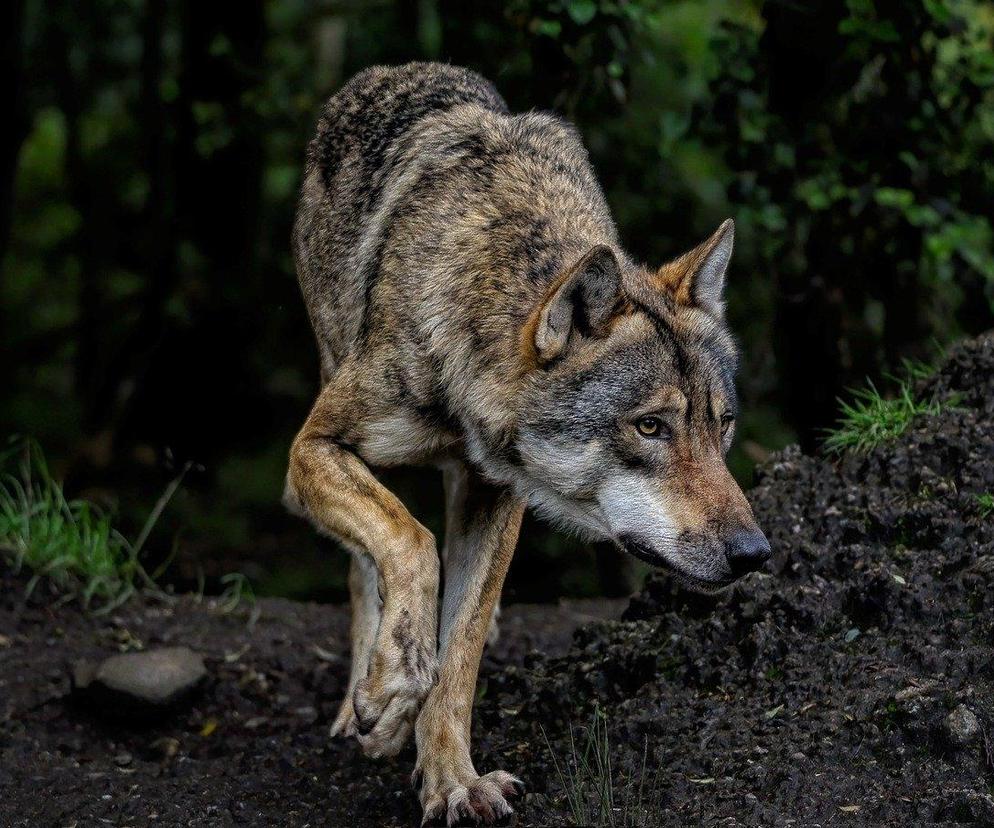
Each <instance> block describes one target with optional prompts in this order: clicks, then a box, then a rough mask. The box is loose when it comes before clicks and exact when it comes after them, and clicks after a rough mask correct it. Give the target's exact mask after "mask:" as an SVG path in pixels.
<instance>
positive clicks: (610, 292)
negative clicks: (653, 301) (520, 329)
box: [535, 244, 621, 362]
mask: <svg viewBox="0 0 994 828" xmlns="http://www.w3.org/2000/svg"><path fill="white" fill-rule="evenodd" d="M620 295H621V268H620V267H619V266H618V260H617V258H615V255H614V252H613V251H612V250H611V248H610V247H607V246H606V245H603V244H599V245H597V246H596V247H592V248H591V249H590V250H588V251H587V253H586V254H584V256H583V258H582V259H580V261H579V262H577V263H576V264H575V265H574V266H573V268H572V270H571V271H570V274H569V276H567V277H566V279H565V281H564V282H563V283H562V284H561V285H560V286H559V287H558V288H557V289H556V292H555V293H553V294H552V296H551V297H550V298H549V299H547V300H546V302H545V305H544V306H543V307H542V309H541V311H540V312H539V316H538V324H537V325H536V327H535V350H536V352H537V355H538V358H539V360H540V361H541V362H550V361H551V360H553V359H555V358H556V357H558V356H559V355H560V354H561V353H562V352H563V351H565V350H566V345H567V344H568V343H569V339H570V335H571V334H573V333H576V334H579V335H580V336H604V335H605V334H606V333H607V331H608V327H607V323H608V322H609V321H610V319H611V316H612V313H613V311H614V308H615V306H616V305H617V303H618V299H619V297H620Z"/></svg>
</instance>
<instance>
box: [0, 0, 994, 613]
mask: <svg viewBox="0 0 994 828" xmlns="http://www.w3.org/2000/svg"><path fill="white" fill-rule="evenodd" d="M0 14H2V15H3V16H4V18H5V19H4V21H3V27H2V30H0V31H2V35H0V36H2V37H3V39H4V41H5V42H4V49H3V66H2V70H3V71H2V72H0V84H2V85H3V87H4V99H5V100H6V101H7V102H8V104H7V107H8V115H7V117H6V118H5V119H4V120H5V122H6V124H7V126H5V127H4V128H3V140H2V142H0V254H2V257H3V270H2V274H0V388H2V389H3V392H2V395H0V437H3V436H5V435H13V434H24V435H30V436H32V437H34V438H36V439H37V440H38V441H39V442H40V444H41V445H42V447H43V448H44V449H45V451H46V453H47V455H48V457H49V459H50V464H51V465H52V467H53V468H54V469H55V470H56V471H57V472H58V474H59V475H60V476H64V477H65V478H66V481H67V488H68V489H69V491H71V492H73V493H78V494H85V495H86V496H88V497H91V498H94V499H96V500H97V501H98V502H101V503H104V504H106V505H107V506H108V507H110V508H114V509H116V510H117V511H118V512H119V513H120V515H121V520H122V523H123V525H124V527H125V529H126V530H127V529H129V528H130V529H137V527H139V526H141V523H142V521H143V519H144V516H145V514H146V513H147V512H148V510H149V509H150V508H151V507H152V504H153V503H154V502H155V500H156V498H157V497H158V496H159V494H160V493H161V492H162V490H163V489H164V488H165V486H166V485H167V484H168V483H169V481H170V480H172V479H174V478H175V477H176V476H177V474H178V473H179V470H180V469H182V468H183V467H184V465H185V464H187V463H191V462H192V463H193V464H194V466H193V467H192V469H191V470H190V472H189V473H188V474H187V475H186V478H185V480H184V485H183V487H182V489H181V490H180V493H179V494H178V495H177V497H176V498H175V499H174V501H173V502H172V503H171V504H170V506H169V509H168V511H167V512H166V514H165V516H164V518H163V519H162V521H161V522H160V523H159V525H158V526H157V528H156V530H155V534H154V536H153V538H152V541H151V543H150V550H149V554H150V555H151V556H152V558H153V560H156V559H164V558H165V557H166V556H168V555H170V554H172V555H174V558H173V562H172V564H171V566H170V568H169V569H168V570H167V572H166V580H167V581H172V582H173V583H175V584H176V585H177V586H180V587H188V586H190V585H192V584H194V583H196V581H197V580H198V578H199V577H200V575H201V574H203V576H204V577H205V578H206V579H207V582H208V584H211V583H212V582H214V581H216V578H217V577H218V575H219V574H220V573H223V572H229V571H232V570H239V571H242V572H244V573H246V574H247V575H248V576H249V578H250V579H251V581H252V582H253V583H254V584H255V586H256V589H257V591H258V592H262V593H269V594H285V595H292V596H294V597H312V598H321V599H335V600H337V599H341V598H343V597H344V594H345V593H344V575H345V571H346V566H345V563H344V555H343V553H342V552H341V551H340V550H339V549H337V548H336V546H335V545H334V544H332V543H330V542H327V541H322V540H320V539H318V538H317V537H315V536H314V534H313V532H312V531H311V530H310V529H309V528H308V527H307V526H305V525H304V524H302V523H300V522H299V521H297V520H295V519H293V518H291V517H290V516H288V515H286V514H285V513H284V511H283V509H282V507H281V506H280V503H279V498H280V494H281V492H282V485H283V475H284V473H285V468H286V455H287V450H288V447H289V444H290V440H291V439H292V437H293V435H294V433H295V431H296V429H297V428H298V427H299V426H300V424H301V423H302V422H303V419H304V417H305V415H306V413H307V410H308V408H309V406H310V403H311V402H312V400H313V398H314V396H315V394H316V391H317V379H318V368H317V354H316V350H315V347H314V345H313V342H312V339H311V332H310V328H309V325H308V322H307V318H306V316H305V313H304V307H303V303H302V302H301V300H300V297H299V295H298V291H297V286H296V281H295V277H294V274H293V267H292V262H291V258H290V252H289V235H290V224H291V222H292V219H293V212H294V201H295V197H296V191H297V187H298V185H299V178H300V172H301V169H302V162H303V152H304V146H305V144H306V142H307V141H308V140H309V138H310V136H311V134H312V130H313V128H314V124H315V121H316V117H317V113H318V110H319V107H320V105H321V103H322V101H323V99H324V98H326V97H327V96H328V95H329V94H331V93H333V92H334V91H335V90H336V89H337V88H338V87H339V86H340V85H341V84H342V82H343V81H344V80H346V79H347V78H348V77H349V76H350V75H351V74H352V73H354V72H355V71H357V70H359V69H361V68H363V67H365V66H368V65H370V64H373V63H398V62H404V61H407V60H412V59H433V60H444V61H450V62H453V63H458V64H463V65H466V66H469V67H471V68H473V69H476V70H477V71H479V72H481V73H482V74H484V75H486V76H487V77H489V78H490V79H491V80H493V81H494V82H495V83H496V85H497V87H498V88H499V89H500V91H501V92H502V94H503V95H504V97H505V98H506V99H507V101H508V103H509V105H510V106H511V108H512V109H513V110H522V109H528V108H532V107H536V108H552V109H556V110H557V111H559V112H561V113H562V114H564V115H565V116H567V117H568V118H570V119H572V120H573V121H575V122H576V123H577V125H578V126H579V127H580V130H581V132H582V133H583V136H584V138H585V141H586V143H587V146H588V148H589V149H590V153H591V157H592V161H593V163H594V166H595V168H596V170H597V172H598V175H599V177H600V179H601V181H602V183H603V185H604V188H605V190H606V193H607V197H608V200H609V202H610V204H611V207H612V209H613V211H614V214H615V217H616V219H617V222H618V224H619V227H620V230H621V235H622V239H623V241H624V243H625V245H626V246H627V248H628V249H629V250H630V251H631V252H632V253H633V254H634V255H635V256H636V257H638V258H640V259H643V260H646V261H648V262H651V263H653V264H660V263H662V262H663V261H665V260H667V259H669V258H672V257H675V256H676V255H678V254H679V253H681V252H683V251H684V250H685V249H687V248H689V247H691V246H693V245H694V244H696V243H697V242H698V241H700V240H701V239H702V238H703V237H704V236H705V235H707V234H708V233H709V232H711V231H712V230H713V229H714V227H715V226H716V225H717V224H718V223H719V222H720V221H721V220H722V219H723V218H725V217H727V216H733V217H734V218H735V220H736V222H737V240H736V241H737V243H736V253H735V258H734V261H733V265H732V268H731V273H730V285H729V294H728V299H729V314H730V318H731V321H732V325H733V328H734V330H735V331H736V332H737V334H738V336H739V338H740V341H741V344H742V349H743V370H742V374H741V381H740V389H741V396H742V407H743V416H742V419H741V425H740V430H739V439H738V444H737V446H736V447H735V449H734V450H733V453H732V456H731V459H730V462H731V465H732V467H733V469H734V471H735V473H736V475H737V476H738V477H739V479H740V480H741V481H742V482H743V483H744V484H748V482H749V480H750V476H751V468H752V465H753V464H754V463H755V462H756V461H758V460H761V459H763V458H764V457H765V456H766V455H767V454H768V453H769V452H770V451H772V450H775V449H778V448H781V447H782V446H784V445H785V444H786V443H788V442H792V441H799V442H800V443H801V444H802V445H803V446H804V447H805V448H808V449H811V448H814V447H815V446H817V444H818V443H819V442H820V440H821V435H822V429H824V428H825V427H827V426H829V425H830V424H831V423H832V422H833V420H834V418H835V416H836V412H837V405H836V398H837V397H838V396H840V395H843V394H845V389H846V388H847V387H848V386H852V385H858V384H861V383H862V381H863V380H864V378H865V377H867V376H869V377H872V378H874V379H875V380H877V381H878V382H884V383H885V382H886V381H885V380H882V379H881V378H882V377H883V375H884V374H885V373H886V372H887V371H893V370H897V369H898V368H899V366H900V364H901V361H902V360H904V359H929V358H930V357H932V356H934V352H935V348H937V347H941V346H942V344H944V343H947V342H949V341H950V340H952V339H954V338H956V337H957V336H960V335H963V334H967V333H976V332H979V331H981V330H984V329H986V328H989V327H991V326H992V325H994V252H992V247H994V231H992V225H991V218H992V216H994V7H992V6H991V5H990V4H989V3H980V2H971V1H970V0H962V2H954V1H953V0H926V1H925V2H910V0H894V2H888V3H883V2H878V3H876V4H875V3H874V2H873V0H847V2H845V3H842V2H835V1H834V0H824V2H810V3H794V2H731V3H728V2H710V1H709V0H685V1H684V2H666V3H662V2H608V0H530V1H529V0H520V2H508V3H493V2H480V3H475V2H474V3H465V2H460V1H458V0H419V1H418V2H399V1H397V0H387V1H386V2H359V1H358V0H356V2H304V0H270V2H261V0H245V2H241V3H238V4H223V3H204V2H194V0H175V1H172V0H169V1H167V0H144V2H142V1H141V0H77V1H76V2H71V3H70V2H56V0H50V1H49V2H41V0H36V1H35V2H27V0H11V2H8V3H6V4H4V8H3V11H2V12H0ZM390 479H391V480H392V481H393V483H394V484H395V487H396V490H397V491H398V492H399V493H400V494H401V496H402V497H403V499H404V500H405V502H407V503H408V505H409V506H410V507H411V508H412V511H413V512H414V513H415V514H416V515H417V516H419V517H420V518H421V519H422V520H423V521H424V522H425V523H426V524H427V525H428V526H429V527H430V528H432V529H433V530H435V531H440V530H441V524H442V521H441V481H440V477H439V475H438V474H437V473H436V472H434V471H411V472H403V473H398V474H396V475H394V474H391V475H390ZM631 567H632V565H631V564H629V563H626V562H623V560H622V559H621V558H620V557H619V556H618V555H617V554H616V553H615V552H614V551H613V550H612V549H610V548H607V547H588V546H584V545H582V544H579V543H577V542H575V541H573V540H571V539H568V538H564V537H562V536H560V535H557V534H555V533H552V532H550V531H549V530H547V529H546V528H544V527H542V526H540V525H538V524H536V523H534V522H532V523H527V524H526V527H525V530H524V532H523V535H522V542H521V549H520V551H519V553H518V556H517V557H516V560H515V563H514V565H513V566H512V570H511V574H510V577H509V584H508V595H509V598H510V599H511V600H549V599H551V598H553V597H555V596H557V595H591V594H620V593H623V592H625V591H627V590H628V588H629V586H630V583H631V579H632V577H633V576H634V574H635V573H633V571H632V568H631Z"/></svg>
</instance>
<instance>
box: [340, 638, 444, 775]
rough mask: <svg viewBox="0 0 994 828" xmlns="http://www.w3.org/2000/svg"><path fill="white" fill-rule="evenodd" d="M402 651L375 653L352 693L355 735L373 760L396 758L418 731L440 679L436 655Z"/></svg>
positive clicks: (407, 650)
mask: <svg viewBox="0 0 994 828" xmlns="http://www.w3.org/2000/svg"><path fill="white" fill-rule="evenodd" d="M418 649H419V652H418V653H417V654H416V655H412V652H411V650H410V649H409V648H407V649H405V648H400V649H399V650H398V651H397V652H392V653H390V654H388V655H387V656H385V657H381V656H379V655H378V654H376V653H374V655H373V659H372V663H371V665H370V668H369V674H368V675H367V676H366V678H364V679H362V680H361V681H360V682H359V683H358V684H357V685H356V688H355V692H354V693H353V694H352V707H353V711H354V713H355V733H356V738H357V739H358V740H359V744H360V745H362V749H363V752H364V753H365V754H366V755H367V756H369V757H371V758H374V759H376V758H379V757H381V756H396V755H397V754H398V753H399V752H400V749H401V748H402V747H403V746H404V743H405V742H406V741H407V740H408V738H409V737H410V735H411V733H412V731H413V730H414V722H415V720H416V719H417V717H418V711H420V710H421V704H422V703H423V702H424V700H425V697H426V696H427V695H428V693H429V691H430V690H431V688H432V687H434V686H435V680H436V676H437V671H438V667H437V661H436V658H435V654H434V652H429V650H428V649H426V648H418Z"/></svg>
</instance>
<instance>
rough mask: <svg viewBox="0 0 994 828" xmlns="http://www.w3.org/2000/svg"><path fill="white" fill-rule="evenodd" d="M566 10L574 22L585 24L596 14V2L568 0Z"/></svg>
mask: <svg viewBox="0 0 994 828" xmlns="http://www.w3.org/2000/svg"><path fill="white" fill-rule="evenodd" d="M567 11H568V12H569V16H570V17H571V18H573V22H574V23H576V24H577V25H578V26H586V25H587V24H588V23H589V22H590V21H591V20H593V19H594V15H596V14H597V4H596V3H595V2H594V0H570V3H569V5H568V6H567Z"/></svg>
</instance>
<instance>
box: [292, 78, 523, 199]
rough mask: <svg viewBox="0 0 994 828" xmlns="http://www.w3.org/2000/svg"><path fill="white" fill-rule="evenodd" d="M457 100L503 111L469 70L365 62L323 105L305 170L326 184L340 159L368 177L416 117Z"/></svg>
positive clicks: (488, 87)
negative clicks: (314, 172)
mask: <svg viewBox="0 0 994 828" xmlns="http://www.w3.org/2000/svg"><path fill="white" fill-rule="evenodd" d="M463 104H476V105H478V106H480V107H482V108H484V109H489V110H491V111H494V112H507V104H505V103H504V99H503V98H501V96H500V94H499V93H498V92H497V90H496V89H494V87H493V85H492V84H491V83H490V82H489V81H488V80H486V79H485V78H482V77H481V76H480V75H478V74H476V73H475V72H471V71H470V70H468V69H463V68H462V67H459V66H450V65H448V64H444V63H407V64H404V65H403V66H371V67H369V68H368V69H364V70H363V71H362V72H360V73H359V74H357V75H355V76H354V77H353V78H352V79H351V80H350V81H349V82H348V83H346V84H345V86H343V87H342V88H341V89H340V90H339V91H338V92H337V93H336V94H335V95H334V96H332V97H331V98H330V99H329V101H328V103H327V104H326V105H325V108H324V112H323V113H322V116H321V119H320V121H319V122H318V129H317V135H316V136H315V138H314V140H313V141H312V142H311V144H310V147H309V149H308V159H307V160H308V171H310V170H311V169H315V168H316V169H319V170H320V171H321V175H322V177H323V178H324V179H325V182H326V183H329V181H330V179H331V178H332V177H333V176H334V175H335V173H336V172H337V171H338V170H339V169H340V167H341V165H342V164H343V163H350V162H354V163H357V164H358V165H359V166H360V167H361V170H362V178H363V179H364V180H366V181H369V180H370V179H371V178H373V177H374V176H375V175H376V174H377V173H378V172H380V171H381V170H380V167H381V166H382V165H383V162H384V159H385V156H386V151H387V148H388V147H389V146H390V144H391V143H392V142H393V141H394V140H396V139H397V138H400V137H401V136H403V134H404V133H405V132H407V131H408V130H409V129H410V128H411V127H412V126H414V125H415V124H416V123H418V121H420V120H421V119H422V118H426V117H429V116H431V115H435V114H438V113H440V112H445V111H447V110H449V109H452V108H453V107H456V106H460V105H463Z"/></svg>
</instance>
